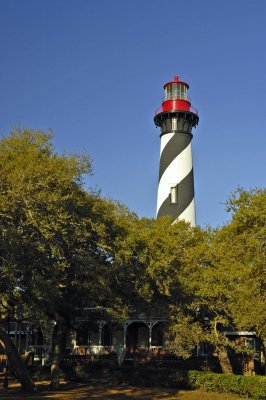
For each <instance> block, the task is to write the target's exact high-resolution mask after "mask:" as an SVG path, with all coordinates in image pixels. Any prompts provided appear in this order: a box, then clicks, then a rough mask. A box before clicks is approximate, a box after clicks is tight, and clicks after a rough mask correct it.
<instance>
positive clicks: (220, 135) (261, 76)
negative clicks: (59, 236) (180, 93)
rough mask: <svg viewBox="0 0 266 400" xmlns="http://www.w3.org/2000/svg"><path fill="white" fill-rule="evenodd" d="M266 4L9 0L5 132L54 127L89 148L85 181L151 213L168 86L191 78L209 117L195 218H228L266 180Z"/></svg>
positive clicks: (2, 13)
mask: <svg viewBox="0 0 266 400" xmlns="http://www.w3.org/2000/svg"><path fill="white" fill-rule="evenodd" d="M265 21H266V1H265V0H200V1H199V0H189V1H183V0H164V1H162V0H161V1H158V0H98V1H92V0H23V1H21V0H0V57H1V60H0V116H1V118H0V133H1V134H7V133H8V132H9V131H10V129H11V127H12V126H14V125H20V126H23V127H30V128H41V129H44V130H47V129H48V128H52V130H53V133H54V143H55V147H56V149H57V151H59V152H61V151H64V150H66V151H67V152H81V151H82V152H83V151H85V152H87V153H88V154H90V155H91V157H92V158H93V166H94V175H93V177H92V178H89V179H88V180H87V181H86V184H87V185H88V186H92V187H96V186H97V187H98V188H101V190H102V194H103V195H105V196H108V197H111V198H113V199H116V200H119V201H121V202H123V203H125V204H127V205H128V206H129V208H130V209H132V210H134V211H136V212H137V213H138V215H139V216H147V217H154V216H155V209H156V195H157V181H158V168H159V147H160V140H159V130H158V129H156V128H155V126H154V124H153V115H154V110H155V109H156V108H157V107H158V106H159V105H160V103H161V98H162V96H163V88H162V87H163V85H164V83H166V82H168V81H169V80H171V79H172V78H173V76H174V74H175V73H178V75H179V77H180V78H181V79H182V80H184V81H187V82H188V83H189V84H190V93H189V94H190V97H191V99H192V104H193V105H194V106H195V107H197V108H198V109H199V116H200V122H199V126H198V128H197V129H196V130H194V138H193V158H194V175H195V190H196V207H197V222H198V224H200V225H202V226H204V225H205V224H210V225H212V226H217V225H222V224H223V223H224V222H225V221H226V220H228V218H229V216H228V215H227V213H226V212H225V206H224V203H225V201H226V199H227V197H228V196H229V194H230V192H232V191H234V190H235V189H236V188H237V186H243V187H244V188H247V189H249V188H251V187H260V188H262V187H266V174H265V164H266V157H265V152H266V151H265V150H266V129H265V110H266V101H265V93H266V78H265V75H266V51H265V49H266V23H265Z"/></svg>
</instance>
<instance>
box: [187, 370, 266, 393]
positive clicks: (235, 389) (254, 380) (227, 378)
mask: <svg viewBox="0 0 266 400" xmlns="http://www.w3.org/2000/svg"><path fill="white" fill-rule="evenodd" d="M188 382H189V383H190V385H191V386H192V387H193V388H195V389H203V390H206V391H213V392H220V393H233V394H236V395H240V396H246V397H252V398H253V399H256V400H266V377H265V376H242V375H223V374H213V373H204V372H198V371H189V372H188Z"/></svg>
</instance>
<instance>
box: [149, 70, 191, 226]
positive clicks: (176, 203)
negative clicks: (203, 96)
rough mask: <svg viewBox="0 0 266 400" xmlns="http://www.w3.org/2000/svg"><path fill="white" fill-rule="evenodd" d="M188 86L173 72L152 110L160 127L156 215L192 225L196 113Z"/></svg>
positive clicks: (156, 123) (155, 121)
mask: <svg viewBox="0 0 266 400" xmlns="http://www.w3.org/2000/svg"><path fill="white" fill-rule="evenodd" d="M188 89H189V85H188V84H187V83H186V82H182V81H180V80H179V77H178V76H177V75H175V77H174V80H173V81H171V82H168V83H166V84H165V85H164V98H163V101H162V105H161V106H160V107H159V108H158V109H157V110H156V111H155V117H154V123H155V125H156V127H157V126H159V127H160V131H161V132H160V137H161V150H160V169H159V183H158V197H157V217H161V216H164V215H169V216H171V217H172V219H173V222H175V221H177V220H181V219H184V220H185V221H187V222H190V224H191V225H192V226H195V224H196V216H195V199H194V177H193V163H192V146H191V141H192V137H193V136H192V128H193V127H195V126H197V124H198V122H199V116H198V111H197V109H196V108H194V107H192V105H191V102H190V98H189V97H188Z"/></svg>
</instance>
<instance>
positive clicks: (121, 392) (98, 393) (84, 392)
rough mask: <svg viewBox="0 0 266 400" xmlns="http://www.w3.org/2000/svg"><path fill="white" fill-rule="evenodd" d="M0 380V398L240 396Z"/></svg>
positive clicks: (223, 399) (185, 399)
mask: <svg viewBox="0 0 266 400" xmlns="http://www.w3.org/2000/svg"><path fill="white" fill-rule="evenodd" d="M0 384H1V387H0V399H5V400H18V399H28V400H45V399H47V400H48V399H58V400H93V399H106V400H134V399H136V400H152V399H154V400H240V397H235V396H231V395H227V394H225V393H211V392H208V393H207V392H202V391H199V390H194V391H184V390H177V389H174V388H172V389H168V388H167V389H166V388H159V387H153V388H140V387H132V386H124V385H121V386H113V385H109V384H108V385H105V384H103V383H101V382H100V383H98V384H97V383H93V384H79V383H62V384H61V389H60V391H50V390H49V382H37V383H36V385H37V388H38V392H37V393H35V394H30V395H29V394H24V393H22V392H21V391H20V385H19V384H18V383H15V382H10V385H9V388H8V389H3V381H0Z"/></svg>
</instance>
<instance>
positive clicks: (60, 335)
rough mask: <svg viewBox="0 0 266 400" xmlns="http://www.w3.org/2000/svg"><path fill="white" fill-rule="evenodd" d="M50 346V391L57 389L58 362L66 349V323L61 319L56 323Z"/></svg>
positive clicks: (58, 381) (58, 380)
mask: <svg viewBox="0 0 266 400" xmlns="http://www.w3.org/2000/svg"><path fill="white" fill-rule="evenodd" d="M52 346H53V348H52V356H51V383H50V387H51V388H52V389H59V384H60V361H61V358H62V355H63V354H64V353H65V349H66V323H65V321H64V320H63V319H59V320H58V321H57V322H56V325H55V327H54V332H53V345H52Z"/></svg>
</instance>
